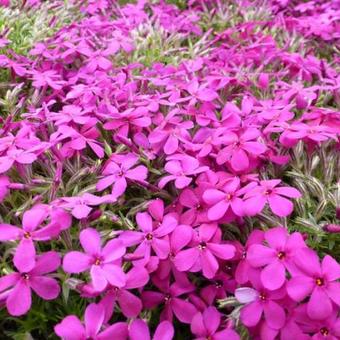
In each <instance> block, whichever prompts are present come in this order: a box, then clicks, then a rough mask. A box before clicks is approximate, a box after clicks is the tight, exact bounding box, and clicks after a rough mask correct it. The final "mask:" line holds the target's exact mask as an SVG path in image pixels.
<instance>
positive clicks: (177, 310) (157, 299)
mask: <svg viewBox="0 0 340 340" xmlns="http://www.w3.org/2000/svg"><path fill="white" fill-rule="evenodd" d="M193 289H194V286H192V285H186V286H181V285H179V284H178V283H176V282H175V283H173V284H172V285H171V286H170V287H169V286H165V287H161V290H162V292H154V291H144V292H143V293H142V300H143V304H144V307H146V308H153V307H155V306H159V305H160V304H164V308H163V310H162V313H161V317H160V319H161V320H162V321H163V320H168V321H170V322H172V320H173V315H175V316H176V318H177V319H178V320H179V321H181V322H183V323H190V322H191V320H192V318H193V317H194V315H195V314H196V312H197V310H196V308H195V307H194V305H193V304H192V303H190V302H188V301H186V300H183V299H182V298H180V296H181V295H183V294H187V293H189V292H192V291H193Z"/></svg>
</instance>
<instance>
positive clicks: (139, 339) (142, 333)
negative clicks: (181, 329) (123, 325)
mask: <svg viewBox="0 0 340 340" xmlns="http://www.w3.org/2000/svg"><path fill="white" fill-rule="evenodd" d="M174 333H175V330H174V326H173V325H172V323H171V322H169V321H166V320H165V321H162V322H160V323H159V324H158V326H157V328H156V330H155V334H154V336H153V337H152V340H172V338H173V337H174ZM129 339H130V340H151V336H150V331H149V327H148V326H147V324H146V322H145V321H143V320H141V319H135V320H133V321H132V322H131V324H130V328H129Z"/></svg>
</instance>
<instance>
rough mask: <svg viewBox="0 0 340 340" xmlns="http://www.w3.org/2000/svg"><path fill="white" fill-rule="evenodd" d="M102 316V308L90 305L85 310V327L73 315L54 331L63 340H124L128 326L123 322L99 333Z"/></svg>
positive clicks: (103, 313)
mask: <svg viewBox="0 0 340 340" xmlns="http://www.w3.org/2000/svg"><path fill="white" fill-rule="evenodd" d="M104 315H105V311H104V308H103V307H102V306H100V305H96V304H95V303H91V304H90V305H88V306H87V308H86V310H85V316H84V324H85V325H83V324H82V323H81V321H80V320H79V319H78V318H77V317H76V316H75V315H68V316H67V317H66V318H65V319H64V320H63V321H62V322H60V323H59V324H57V325H56V326H55V327H54V331H55V333H56V334H57V335H58V336H60V337H61V338H62V339H64V340H86V339H95V340H110V339H115V340H126V339H127V338H128V326H127V324H126V323H125V322H117V323H115V324H113V325H111V326H108V327H106V328H105V329H104V330H103V331H101V329H102V326H103V322H104Z"/></svg>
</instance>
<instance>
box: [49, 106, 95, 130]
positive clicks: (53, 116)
mask: <svg viewBox="0 0 340 340" xmlns="http://www.w3.org/2000/svg"><path fill="white" fill-rule="evenodd" d="M49 119H50V120H52V121H54V123H55V125H57V126H59V125H66V124H70V123H75V124H79V125H83V124H87V123H89V122H90V120H91V117H90V116H89V111H87V110H83V108H82V107H80V106H77V105H65V106H64V107H63V109H62V110H61V111H59V112H50V114H49Z"/></svg>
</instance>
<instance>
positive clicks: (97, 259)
mask: <svg viewBox="0 0 340 340" xmlns="http://www.w3.org/2000/svg"><path fill="white" fill-rule="evenodd" d="M94 264H95V265H96V266H99V265H100V264H101V260H100V258H98V257H97V258H96V259H95V260H94Z"/></svg>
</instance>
